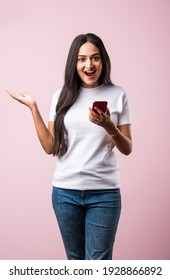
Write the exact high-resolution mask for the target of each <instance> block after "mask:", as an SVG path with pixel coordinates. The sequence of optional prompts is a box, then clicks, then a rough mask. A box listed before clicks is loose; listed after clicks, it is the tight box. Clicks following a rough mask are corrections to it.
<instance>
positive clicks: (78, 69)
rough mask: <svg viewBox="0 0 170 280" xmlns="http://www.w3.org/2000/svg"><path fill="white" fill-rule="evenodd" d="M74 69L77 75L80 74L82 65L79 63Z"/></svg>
mask: <svg viewBox="0 0 170 280" xmlns="http://www.w3.org/2000/svg"><path fill="white" fill-rule="evenodd" d="M76 71H77V73H78V75H79V76H80V75H81V73H82V67H81V66H80V65H77V66H76Z"/></svg>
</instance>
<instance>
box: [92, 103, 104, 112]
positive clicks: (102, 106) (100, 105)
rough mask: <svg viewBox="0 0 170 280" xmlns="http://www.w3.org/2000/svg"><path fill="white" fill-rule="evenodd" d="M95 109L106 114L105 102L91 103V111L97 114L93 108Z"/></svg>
mask: <svg viewBox="0 0 170 280" xmlns="http://www.w3.org/2000/svg"><path fill="white" fill-rule="evenodd" d="M95 107H97V108H99V109H100V110H101V111H102V112H104V113H105V112H106V108H107V101H94V102H93V107H92V110H93V111H95V113H98V112H97V111H96V110H95V109H94V108H95Z"/></svg>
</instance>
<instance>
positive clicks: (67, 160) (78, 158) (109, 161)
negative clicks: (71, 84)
mask: <svg viewBox="0 0 170 280" xmlns="http://www.w3.org/2000/svg"><path fill="white" fill-rule="evenodd" d="M60 92H61V89H60V90H58V91H56V92H55V93H54V95H53V97H52V103H51V109H50V116H49V121H54V117H55V108H56V104H57V101H58V98H59V95H60ZM94 101H107V102H108V108H109V110H110V113H111V119H112V121H113V122H114V124H115V125H116V126H119V125H123V124H130V123H131V114H130V110H129V105H128V100H127V95H126V93H125V91H124V89H123V88H121V87H118V86H106V85H100V86H98V87H95V88H80V94H79V97H78V98H77V100H76V102H75V103H74V104H73V105H72V107H71V108H70V109H69V111H68V112H67V114H66V115H65V118H64V125H65V128H66V130H67V132H68V139H67V147H68V150H67V152H66V154H65V155H64V156H62V157H61V158H57V163H56V169H55V171H54V176H53V182H52V183H53V186H55V187H58V188H65V189H74V190H94V189H99V190H101V189H113V188H119V187H120V178H119V167H118V163H117V158H116V155H115V148H114V144H113V141H112V140H111V138H110V136H109V135H108V133H107V132H106V131H105V129H104V128H103V127H101V126H99V125H96V124H94V123H92V122H91V121H90V120H89V118H88V117H89V107H92V104H93V102H94Z"/></svg>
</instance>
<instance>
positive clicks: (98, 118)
mask: <svg viewBox="0 0 170 280" xmlns="http://www.w3.org/2000/svg"><path fill="white" fill-rule="evenodd" d="M95 110H96V111H97V113H96V112H95V111H93V110H92V109H91V108H89V120H90V121H91V122H92V123H94V124H97V125H100V126H102V127H103V128H105V129H106V128H108V127H109V126H113V122H112V121H111V118H110V111H109V109H108V108H107V109H106V112H105V113H103V112H102V111H101V110H100V109H99V108H97V107H95Z"/></svg>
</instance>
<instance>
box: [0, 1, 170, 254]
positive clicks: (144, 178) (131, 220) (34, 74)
mask: <svg viewBox="0 0 170 280" xmlns="http://www.w3.org/2000/svg"><path fill="white" fill-rule="evenodd" d="M169 13H170V1H169V0H126V1H123V0H110V1H109V0H105V1H99V0H93V1H89V0H86V1H84V2H81V1H79V0H72V1H66V0H62V1H57V0H47V1H43V0H37V1H36V0H29V1H23V0H13V1H12V0H11V1H10V0H5V1H2V0H0V114H1V117H0V130H1V137H0V161H1V162H0V259H65V258H66V256H65V253H64V249H63V245H62V241H61V237H60V233H59V230H58V226H57V223H56V220H55V216H54V213H53V209H52V206H51V181H52V174H53V170H54V167H55V158H52V157H51V156H47V155H46V154H45V153H44V152H43V150H42V148H41V146H40V144H39V142H38V139H37V136H36V132H35V129H34V124H33V121H32V118H31V114H30V112H29V109H28V108H26V107H25V106H23V105H21V104H19V103H17V102H15V101H14V100H12V99H10V97H9V96H8V95H7V94H6V92H5V90H6V88H9V89H12V90H14V91H21V90H23V91H26V92H28V93H29V94H30V95H32V96H34V97H35V99H36V100H37V102H38V104H39V108H40V111H41V113H42V116H43V118H44V120H45V122H46V123H47V121H48V114H49V106H50V103H51V96H52V94H53V93H54V91H55V90H56V89H58V88H60V87H61V86H62V84H63V74H64V68H65V61H66V57H67V53H68V49H69V47H70V44H71V42H72V40H73V38H74V37H75V36H76V35H78V34H80V33H86V32H94V33H96V34H98V35H99V36H100V37H101V38H102V39H103V41H104V43H105V46H106V48H107V50H108V52H109V55H110V58H111V61H112V80H113V81H114V83H116V84H118V85H120V86H122V87H124V88H125V89H126V91H127V93H128V96H129V101H130V104H131V108H132V114H133V139H134V140H133V141H134V144H133V153H132V154H131V155H130V156H129V157H125V156H123V155H121V154H120V153H118V156H119V160H120V165H121V178H122V200H123V209H122V215H121V220H120V224H119V229H118V234H117V238H116V243H115V248H114V256H113V257H114V259H169V258H170V218H169V214H170V206H169V205H170V204H169V200H170V175H169V166H170V162H169V155H170V153H169V152H170V148H169V147H170V144H169V143H170V129H169V125H168V121H169V105H170V97H169V81H170V76H169V75H170V51H169V50H170V38H169V29H170V17H169Z"/></svg>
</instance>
